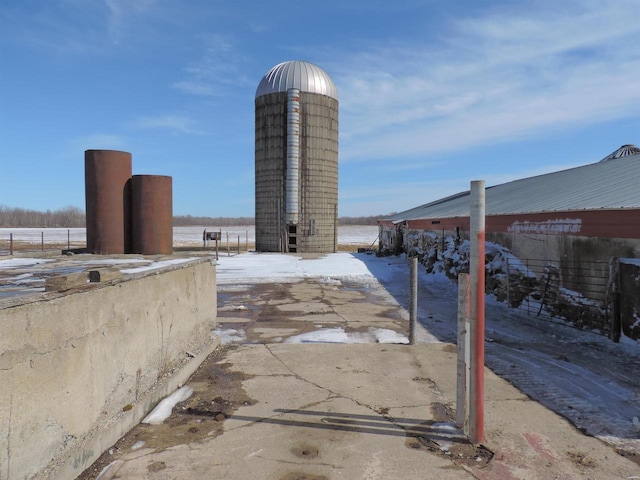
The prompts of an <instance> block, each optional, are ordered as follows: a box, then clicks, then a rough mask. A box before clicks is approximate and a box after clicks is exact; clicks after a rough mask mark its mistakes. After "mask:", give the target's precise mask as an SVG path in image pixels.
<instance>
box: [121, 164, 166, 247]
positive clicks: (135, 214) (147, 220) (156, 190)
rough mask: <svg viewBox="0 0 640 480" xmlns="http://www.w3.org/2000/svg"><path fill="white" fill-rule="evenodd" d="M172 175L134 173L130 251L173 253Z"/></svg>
mask: <svg viewBox="0 0 640 480" xmlns="http://www.w3.org/2000/svg"><path fill="white" fill-rule="evenodd" d="M172 196H173V193H172V178H171V177H168V176H165V175H134V176H133V177H132V178H131V231H132V242H131V243H132V245H131V247H132V248H131V253H141V254H143V255H158V254H165V255H170V254H172V253H173V197H172Z"/></svg>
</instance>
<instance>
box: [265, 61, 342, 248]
mask: <svg viewBox="0 0 640 480" xmlns="http://www.w3.org/2000/svg"><path fill="white" fill-rule="evenodd" d="M255 112H256V115H255V118H256V124H255V129H256V130H255V132H256V133H255V135H256V137H255V138H256V144H255V162H256V163H255V169H256V183H255V187H256V188H255V196H256V197H255V198H256V206H255V208H256V215H255V221H256V249H257V250H258V251H271V252H300V253H311V252H317V253H326V252H335V251H336V249H337V212H338V95H337V89H336V87H335V84H334V83H333V81H332V80H331V78H330V77H329V76H328V75H327V74H326V72H324V71H323V70H322V69H321V68H320V67H318V66H316V65H313V64H311V63H308V62H302V61H291V62H284V63H281V64H279V65H276V66H275V67H273V68H272V69H271V70H270V71H269V72H268V73H267V74H266V75H265V77H264V78H263V79H262V81H261V82H260V84H259V86H258V89H257V91H256V99H255Z"/></svg>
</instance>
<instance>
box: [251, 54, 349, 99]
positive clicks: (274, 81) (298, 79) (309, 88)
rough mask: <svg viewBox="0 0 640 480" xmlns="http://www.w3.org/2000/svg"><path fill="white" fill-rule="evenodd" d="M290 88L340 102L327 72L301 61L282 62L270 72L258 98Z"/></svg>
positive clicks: (260, 87)
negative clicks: (325, 96)
mask: <svg viewBox="0 0 640 480" xmlns="http://www.w3.org/2000/svg"><path fill="white" fill-rule="evenodd" d="M290 88H297V89H299V90H300V91H301V92H309V93H318V94H320V95H327V96H328V97H331V98H335V99H336V100H338V89H337V88H336V85H335V83H333V80H331V77H329V75H327V72H325V71H324V70H322V69H321V68H320V67H319V66H317V65H314V64H313V63H309V62H303V61H301V60H293V61H290V62H282V63H279V64H278V65H276V66H275V67H273V68H272V69H271V70H269V71H268V72H267V74H266V75H265V76H264V77H263V78H262V80H261V81H260V84H259V85H258V88H257V90H256V98H258V97H261V96H263V95H267V94H269V93H276V92H286V91H287V90H288V89H290Z"/></svg>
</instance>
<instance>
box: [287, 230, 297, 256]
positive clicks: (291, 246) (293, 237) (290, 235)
mask: <svg viewBox="0 0 640 480" xmlns="http://www.w3.org/2000/svg"><path fill="white" fill-rule="evenodd" d="M297 227H298V226H297V225H293V224H291V225H287V250H288V251H289V252H290V253H296V252H297V248H298V234H297V231H298V229H297Z"/></svg>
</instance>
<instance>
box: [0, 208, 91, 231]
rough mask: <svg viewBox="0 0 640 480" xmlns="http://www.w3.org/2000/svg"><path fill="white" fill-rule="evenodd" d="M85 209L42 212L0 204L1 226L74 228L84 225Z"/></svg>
mask: <svg viewBox="0 0 640 480" xmlns="http://www.w3.org/2000/svg"><path fill="white" fill-rule="evenodd" d="M84 226H85V217H84V211H82V210H81V209H80V208H78V207H72V206H68V207H64V208H61V209H59V210H47V211H45V212H40V211H37V210H28V209H26V208H13V207H5V206H3V205H0V227H5V228H6V227H16V228H18V227H37V228H56V227H57V228H60V227H64V228H74V227H84Z"/></svg>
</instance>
